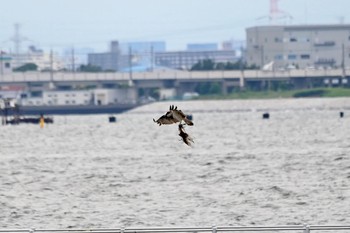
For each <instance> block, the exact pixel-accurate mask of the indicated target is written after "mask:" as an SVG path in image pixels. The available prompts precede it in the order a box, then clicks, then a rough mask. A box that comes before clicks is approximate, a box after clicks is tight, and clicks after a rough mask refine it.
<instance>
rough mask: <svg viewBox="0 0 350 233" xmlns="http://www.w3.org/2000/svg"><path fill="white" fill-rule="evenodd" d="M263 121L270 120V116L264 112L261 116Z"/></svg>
mask: <svg viewBox="0 0 350 233" xmlns="http://www.w3.org/2000/svg"><path fill="white" fill-rule="evenodd" d="M262 117H263V119H269V118H270V114H269V113H268V112H265V113H264V114H263V115H262Z"/></svg>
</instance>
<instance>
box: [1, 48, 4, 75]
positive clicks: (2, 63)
mask: <svg viewBox="0 0 350 233" xmlns="http://www.w3.org/2000/svg"><path fill="white" fill-rule="evenodd" d="M3 69H4V62H3V56H2V50H1V49H0V74H1V76H2V75H3V74H4V70H3Z"/></svg>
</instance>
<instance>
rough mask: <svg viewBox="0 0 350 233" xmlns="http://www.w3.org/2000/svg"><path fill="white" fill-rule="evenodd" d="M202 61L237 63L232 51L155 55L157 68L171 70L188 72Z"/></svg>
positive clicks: (180, 52) (182, 52)
mask: <svg viewBox="0 0 350 233" xmlns="http://www.w3.org/2000/svg"><path fill="white" fill-rule="evenodd" d="M204 59H210V60H212V61H214V62H217V63H219V62H224V63H226V62H236V61H237V57H236V53H235V51H234V50H214V51H177V52H162V53H156V54H155V64H156V65H157V66H164V67H168V68H172V69H184V70H189V69H191V68H192V66H193V65H195V64H196V63H198V62H199V61H200V60H204Z"/></svg>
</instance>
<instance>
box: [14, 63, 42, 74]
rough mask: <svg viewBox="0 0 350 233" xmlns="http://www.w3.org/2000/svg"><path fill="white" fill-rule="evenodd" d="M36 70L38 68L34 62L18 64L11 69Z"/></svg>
mask: <svg viewBox="0 0 350 233" xmlns="http://www.w3.org/2000/svg"><path fill="white" fill-rule="evenodd" d="M36 70H38V66H37V65H36V64H34V63H26V64H24V65H22V66H19V67H17V68H15V69H13V71H15V72H25V71H36Z"/></svg>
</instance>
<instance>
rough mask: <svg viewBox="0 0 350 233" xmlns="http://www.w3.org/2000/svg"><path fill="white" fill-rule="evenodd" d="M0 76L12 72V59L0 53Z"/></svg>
mask: <svg viewBox="0 0 350 233" xmlns="http://www.w3.org/2000/svg"><path fill="white" fill-rule="evenodd" d="M0 53H1V54H0V75H2V74H8V73H11V72H12V64H11V63H12V58H11V57H10V56H7V55H6V54H4V53H3V52H2V51H0Z"/></svg>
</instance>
